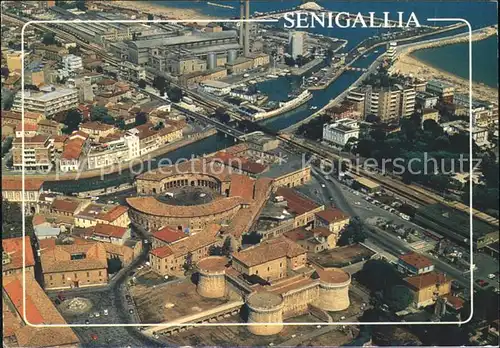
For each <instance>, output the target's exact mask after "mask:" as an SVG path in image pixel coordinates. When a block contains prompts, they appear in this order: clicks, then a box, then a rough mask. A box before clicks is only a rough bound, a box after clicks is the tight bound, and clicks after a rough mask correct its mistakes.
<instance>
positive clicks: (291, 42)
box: [288, 31, 306, 59]
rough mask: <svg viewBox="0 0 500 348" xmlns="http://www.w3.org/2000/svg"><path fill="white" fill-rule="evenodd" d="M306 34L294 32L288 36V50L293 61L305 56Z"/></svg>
mask: <svg viewBox="0 0 500 348" xmlns="http://www.w3.org/2000/svg"><path fill="white" fill-rule="evenodd" d="M305 37H306V33H304V32H302V31H292V32H290V34H289V36H288V50H289V53H290V55H291V56H292V58H293V59H296V58H297V57H298V56H302V55H304V41H305Z"/></svg>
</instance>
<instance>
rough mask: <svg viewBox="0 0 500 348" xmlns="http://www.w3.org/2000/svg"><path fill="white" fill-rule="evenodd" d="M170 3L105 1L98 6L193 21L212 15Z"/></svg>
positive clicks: (208, 17)
mask: <svg viewBox="0 0 500 348" xmlns="http://www.w3.org/2000/svg"><path fill="white" fill-rule="evenodd" d="M167 4H168V3H167V2H164V3H163V4H161V5H160V4H155V3H152V2H146V1H144V2H143V1H121V0H115V1H104V2H100V3H97V4H96V5H97V6H102V7H113V8H119V9H124V10H129V11H134V12H138V13H140V14H152V15H154V16H155V17H165V18H168V19H178V20H185V19H192V20H193V22H196V20H195V19H210V18H211V17H210V16H208V15H206V14H203V13H202V12H200V11H197V10H194V9H190V8H175V7H168V6H166V5H167Z"/></svg>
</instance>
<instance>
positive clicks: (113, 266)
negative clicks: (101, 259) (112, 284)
mask: <svg viewBox="0 0 500 348" xmlns="http://www.w3.org/2000/svg"><path fill="white" fill-rule="evenodd" d="M122 266H123V265H122V261H121V260H120V259H118V258H114V257H113V258H110V259H108V273H110V274H114V273H116V272H118V271H119V270H120V269H122Z"/></svg>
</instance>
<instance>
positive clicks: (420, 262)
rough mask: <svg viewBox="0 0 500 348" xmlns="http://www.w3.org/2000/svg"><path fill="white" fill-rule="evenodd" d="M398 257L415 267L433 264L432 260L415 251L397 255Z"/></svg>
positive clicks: (420, 267)
mask: <svg viewBox="0 0 500 348" xmlns="http://www.w3.org/2000/svg"><path fill="white" fill-rule="evenodd" d="M399 259H400V260H401V261H404V262H405V263H407V264H409V265H412V266H413V267H415V268H416V269H422V268H426V267H430V266H432V265H433V263H432V261H431V260H429V259H428V258H427V257H425V256H423V255H421V254H418V253H415V252H411V253H408V254H405V255H401V256H399Z"/></svg>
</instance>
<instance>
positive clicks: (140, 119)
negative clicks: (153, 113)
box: [135, 111, 148, 126]
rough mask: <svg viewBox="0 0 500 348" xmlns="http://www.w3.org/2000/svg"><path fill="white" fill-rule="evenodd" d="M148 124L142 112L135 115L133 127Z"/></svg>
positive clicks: (145, 115) (146, 117) (146, 116)
mask: <svg viewBox="0 0 500 348" xmlns="http://www.w3.org/2000/svg"><path fill="white" fill-rule="evenodd" d="M146 122H148V115H147V114H146V113H145V112H144V111H139V112H138V113H136V114H135V125H136V126H140V125H142V124H145V123H146Z"/></svg>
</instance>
